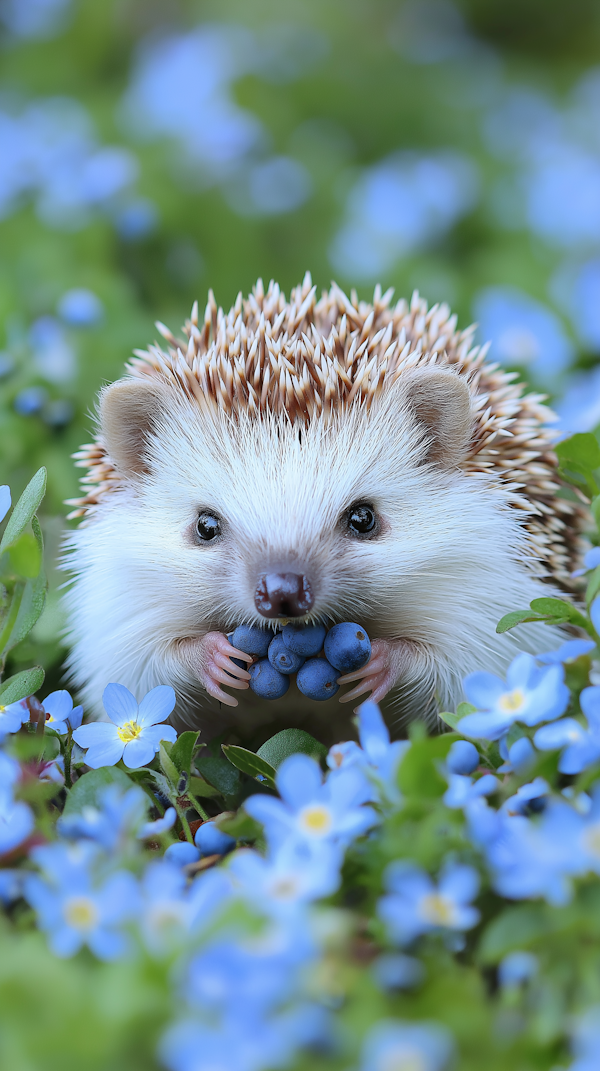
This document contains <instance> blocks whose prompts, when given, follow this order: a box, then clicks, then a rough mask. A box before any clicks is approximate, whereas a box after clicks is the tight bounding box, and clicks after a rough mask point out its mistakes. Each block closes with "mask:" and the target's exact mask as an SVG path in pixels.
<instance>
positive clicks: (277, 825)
mask: <svg viewBox="0 0 600 1071" xmlns="http://www.w3.org/2000/svg"><path fill="white" fill-rule="evenodd" d="M276 784H277V789H278V791H279V793H280V795H281V799H280V800H279V799H275V798H273V797H272V796H266V795H264V796H250V798H249V799H247V800H246V801H245V802H244V807H245V809H246V811H247V812H248V814H249V815H251V816H252V818H256V820H257V821H258V822H261V823H262V824H263V825H264V827H265V833H266V836H267V839H268V841H269V842H270V843H271V844H272V845H273V846H275V847H276V846H278V845H280V844H281V843H282V841H283V840H284V839H285V838H286V837H289V836H290V835H292V836H294V837H296V838H297V839H299V840H301V841H304V842H306V843H309V844H319V843H324V842H325V841H330V842H333V843H336V844H349V843H350V841H351V840H354V838H355V837H358V836H360V834H361V833H365V832H366V830H367V829H370V827H371V826H372V825H374V824H375V822H376V821H377V816H376V814H375V812H374V811H373V810H372V809H371V808H370V807H365V806H362V805H363V804H364V802H365V801H366V800H368V799H370V796H371V793H370V789H369V785H368V783H367V782H366V780H365V777H364V775H363V774H362V773H361V772H360V771H359V770H358V769H357V768H356V767H354V766H351V767H349V768H348V769H347V770H340V771H339V773H337V774H335V775H334V776H333V777H331V776H330V777H329V778H328V779H327V781H326V782H325V783H324V784H323V775H322V773H321V769H320V767H319V764H318V763H317V762H315V760H314V759H311V758H309V757H308V755H290V756H289V758H287V759H285V760H284V761H283V762H282V764H281V766H280V767H279V769H278V770H277V776H276Z"/></svg>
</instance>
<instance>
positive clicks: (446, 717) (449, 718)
mask: <svg viewBox="0 0 600 1071" xmlns="http://www.w3.org/2000/svg"><path fill="white" fill-rule="evenodd" d="M439 717H440V718H441V719H442V721H445V722H446V725H449V726H450V728H451V729H456V726H457V725H458V723H459V721H460V717H459V715H458V714H452V713H451V712H450V711H449V710H443V711H442V713H441V714H440V715H439Z"/></svg>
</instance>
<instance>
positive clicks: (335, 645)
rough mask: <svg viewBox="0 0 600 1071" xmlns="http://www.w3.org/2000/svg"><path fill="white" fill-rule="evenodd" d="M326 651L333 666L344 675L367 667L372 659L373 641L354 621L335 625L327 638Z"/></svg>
mask: <svg viewBox="0 0 600 1071" xmlns="http://www.w3.org/2000/svg"><path fill="white" fill-rule="evenodd" d="M324 649H325V657H326V658H327V659H328V660H329V662H331V665H332V666H335V668H336V669H339V670H341V671H342V672H343V673H352V671H353V670H355V669H360V668H361V666H366V664H367V662H368V661H369V659H370V657H371V641H370V639H369V637H368V636H367V634H366V632H365V630H364V628H361V626H360V625H357V624H356V623H355V622H354V621H344V622H342V624H341V625H334V626H333V628H332V629H330V631H329V632H328V633H327V635H326V637H325V643H324Z"/></svg>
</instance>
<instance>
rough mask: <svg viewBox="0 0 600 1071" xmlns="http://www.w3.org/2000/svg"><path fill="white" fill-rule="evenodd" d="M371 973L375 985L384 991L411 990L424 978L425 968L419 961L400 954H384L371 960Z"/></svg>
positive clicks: (413, 957)
mask: <svg viewBox="0 0 600 1071" xmlns="http://www.w3.org/2000/svg"><path fill="white" fill-rule="evenodd" d="M371 973H372V975H373V978H374V979H375V981H376V983H377V985H378V986H379V987H380V988H381V989H384V990H391V991H393V990H394V989H412V988H413V986H416V985H419V984H420V982H422V981H423V979H424V978H425V968H424V966H423V964H422V963H421V960H420V959H416V957H415V956H406V955H404V954H403V953H401V952H384V953H382V955H380V956H377V959H375V960H373V964H372V966H371Z"/></svg>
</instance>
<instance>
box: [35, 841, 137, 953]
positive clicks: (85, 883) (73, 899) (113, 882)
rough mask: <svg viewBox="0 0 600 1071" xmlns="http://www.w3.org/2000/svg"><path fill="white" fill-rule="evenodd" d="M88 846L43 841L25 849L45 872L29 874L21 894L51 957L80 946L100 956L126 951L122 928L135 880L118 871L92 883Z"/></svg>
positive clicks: (130, 913)
mask: <svg viewBox="0 0 600 1071" xmlns="http://www.w3.org/2000/svg"><path fill="white" fill-rule="evenodd" d="M86 849H87V850H86ZM90 849H91V850H90ZM93 849H94V846H93V845H88V846H85V847H84V849H83V850H82V846H80V845H76V846H74V847H67V846H66V845H44V846H43V847H40V848H34V849H33V851H32V852H31V858H32V859H33V860H34V862H35V863H37V864H38V865H39V866H40V867H41V868H42V869H43V870H44V871H45V876H44V877H40V876H39V875H37V874H30V875H29V876H28V877H27V878H26V880H25V884H24V896H25V899H26V900H27V901H28V903H29V904H30V905H31V906H32V907H33V909H34V910H35V912H36V915H37V921H38V926H39V927H40V929H41V930H43V931H44V932H46V933H47V934H48V940H49V943H50V947H51V949H52V951H53V952H54V953H55V955H57V956H72V955H74V954H75V952H77V951H78V950H79V949H80V948H81V947H82V945H84V944H87V945H88V947H89V948H90V949H91V950H92V952H93V953H94V955H96V956H98V958H99V959H106V960H109V959H116V958H118V957H120V956H122V955H124V954H125V953H126V951H127V949H128V941H127V934H126V933H125V931H124V927H125V925H126V924H127V923H128V922H129V921H130V920H131V919H133V918H134V917H135V915H136V914H137V911H138V907H139V892H138V887H137V883H136V881H135V878H134V877H133V874H130V873H128V872H126V871H118V872H117V873H115V874H112V875H110V876H109V877H108V878H107V879H106V880H105V881H104V882H103V883H102V884H96V883H95V882H94V881H93V878H92V873H91V864H92V863H93V860H94V858H95V853H94V851H93Z"/></svg>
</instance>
